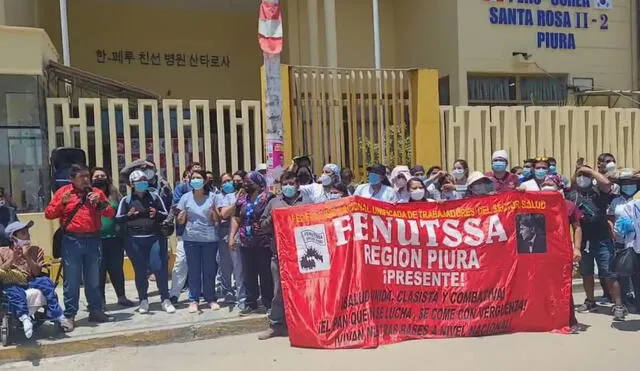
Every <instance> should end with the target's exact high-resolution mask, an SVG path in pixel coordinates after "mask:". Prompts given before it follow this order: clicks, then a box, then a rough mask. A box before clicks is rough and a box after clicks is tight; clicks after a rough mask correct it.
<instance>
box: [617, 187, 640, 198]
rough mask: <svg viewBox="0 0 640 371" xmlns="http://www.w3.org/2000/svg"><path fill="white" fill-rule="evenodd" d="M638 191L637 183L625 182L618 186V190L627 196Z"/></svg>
mask: <svg viewBox="0 0 640 371" xmlns="http://www.w3.org/2000/svg"><path fill="white" fill-rule="evenodd" d="M637 191H638V185H637V184H625V185H622V186H620V192H622V193H624V194H625V195H627V196H633V195H634V194H636V192H637Z"/></svg>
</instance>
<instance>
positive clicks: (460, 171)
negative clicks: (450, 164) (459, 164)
mask: <svg viewBox="0 0 640 371" xmlns="http://www.w3.org/2000/svg"><path fill="white" fill-rule="evenodd" d="M451 175H453V178H454V179H455V180H460V179H462V178H463V177H464V169H454V170H453V171H452V172H451Z"/></svg>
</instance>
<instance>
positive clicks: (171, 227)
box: [160, 212, 176, 237]
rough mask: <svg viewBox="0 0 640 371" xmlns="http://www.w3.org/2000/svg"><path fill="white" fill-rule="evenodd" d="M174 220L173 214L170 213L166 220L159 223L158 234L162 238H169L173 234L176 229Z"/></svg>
mask: <svg viewBox="0 0 640 371" xmlns="http://www.w3.org/2000/svg"><path fill="white" fill-rule="evenodd" d="M174 218H175V215H173V213H171V212H170V213H169V215H168V216H167V218H166V219H165V220H163V221H162V223H160V233H161V234H162V235H163V236H164V237H169V236H171V235H172V234H173V232H174V231H175V230H176V227H175V224H174V221H173V219H174Z"/></svg>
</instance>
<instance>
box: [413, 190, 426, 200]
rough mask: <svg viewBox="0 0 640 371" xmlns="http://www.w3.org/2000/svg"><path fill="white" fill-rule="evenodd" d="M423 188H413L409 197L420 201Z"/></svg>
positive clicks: (422, 196)
mask: <svg viewBox="0 0 640 371" xmlns="http://www.w3.org/2000/svg"><path fill="white" fill-rule="evenodd" d="M424 193H425V191H424V189H414V190H413V191H411V192H410V195H411V199H412V200H414V201H421V200H423V199H424Z"/></svg>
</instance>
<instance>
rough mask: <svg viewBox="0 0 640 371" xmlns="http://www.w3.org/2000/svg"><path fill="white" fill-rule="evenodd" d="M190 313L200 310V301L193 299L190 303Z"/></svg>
mask: <svg viewBox="0 0 640 371" xmlns="http://www.w3.org/2000/svg"><path fill="white" fill-rule="evenodd" d="M187 310H188V311H189V313H196V312H197V311H198V303H196V302H195V301H192V302H191V303H189V308H188V309H187Z"/></svg>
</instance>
